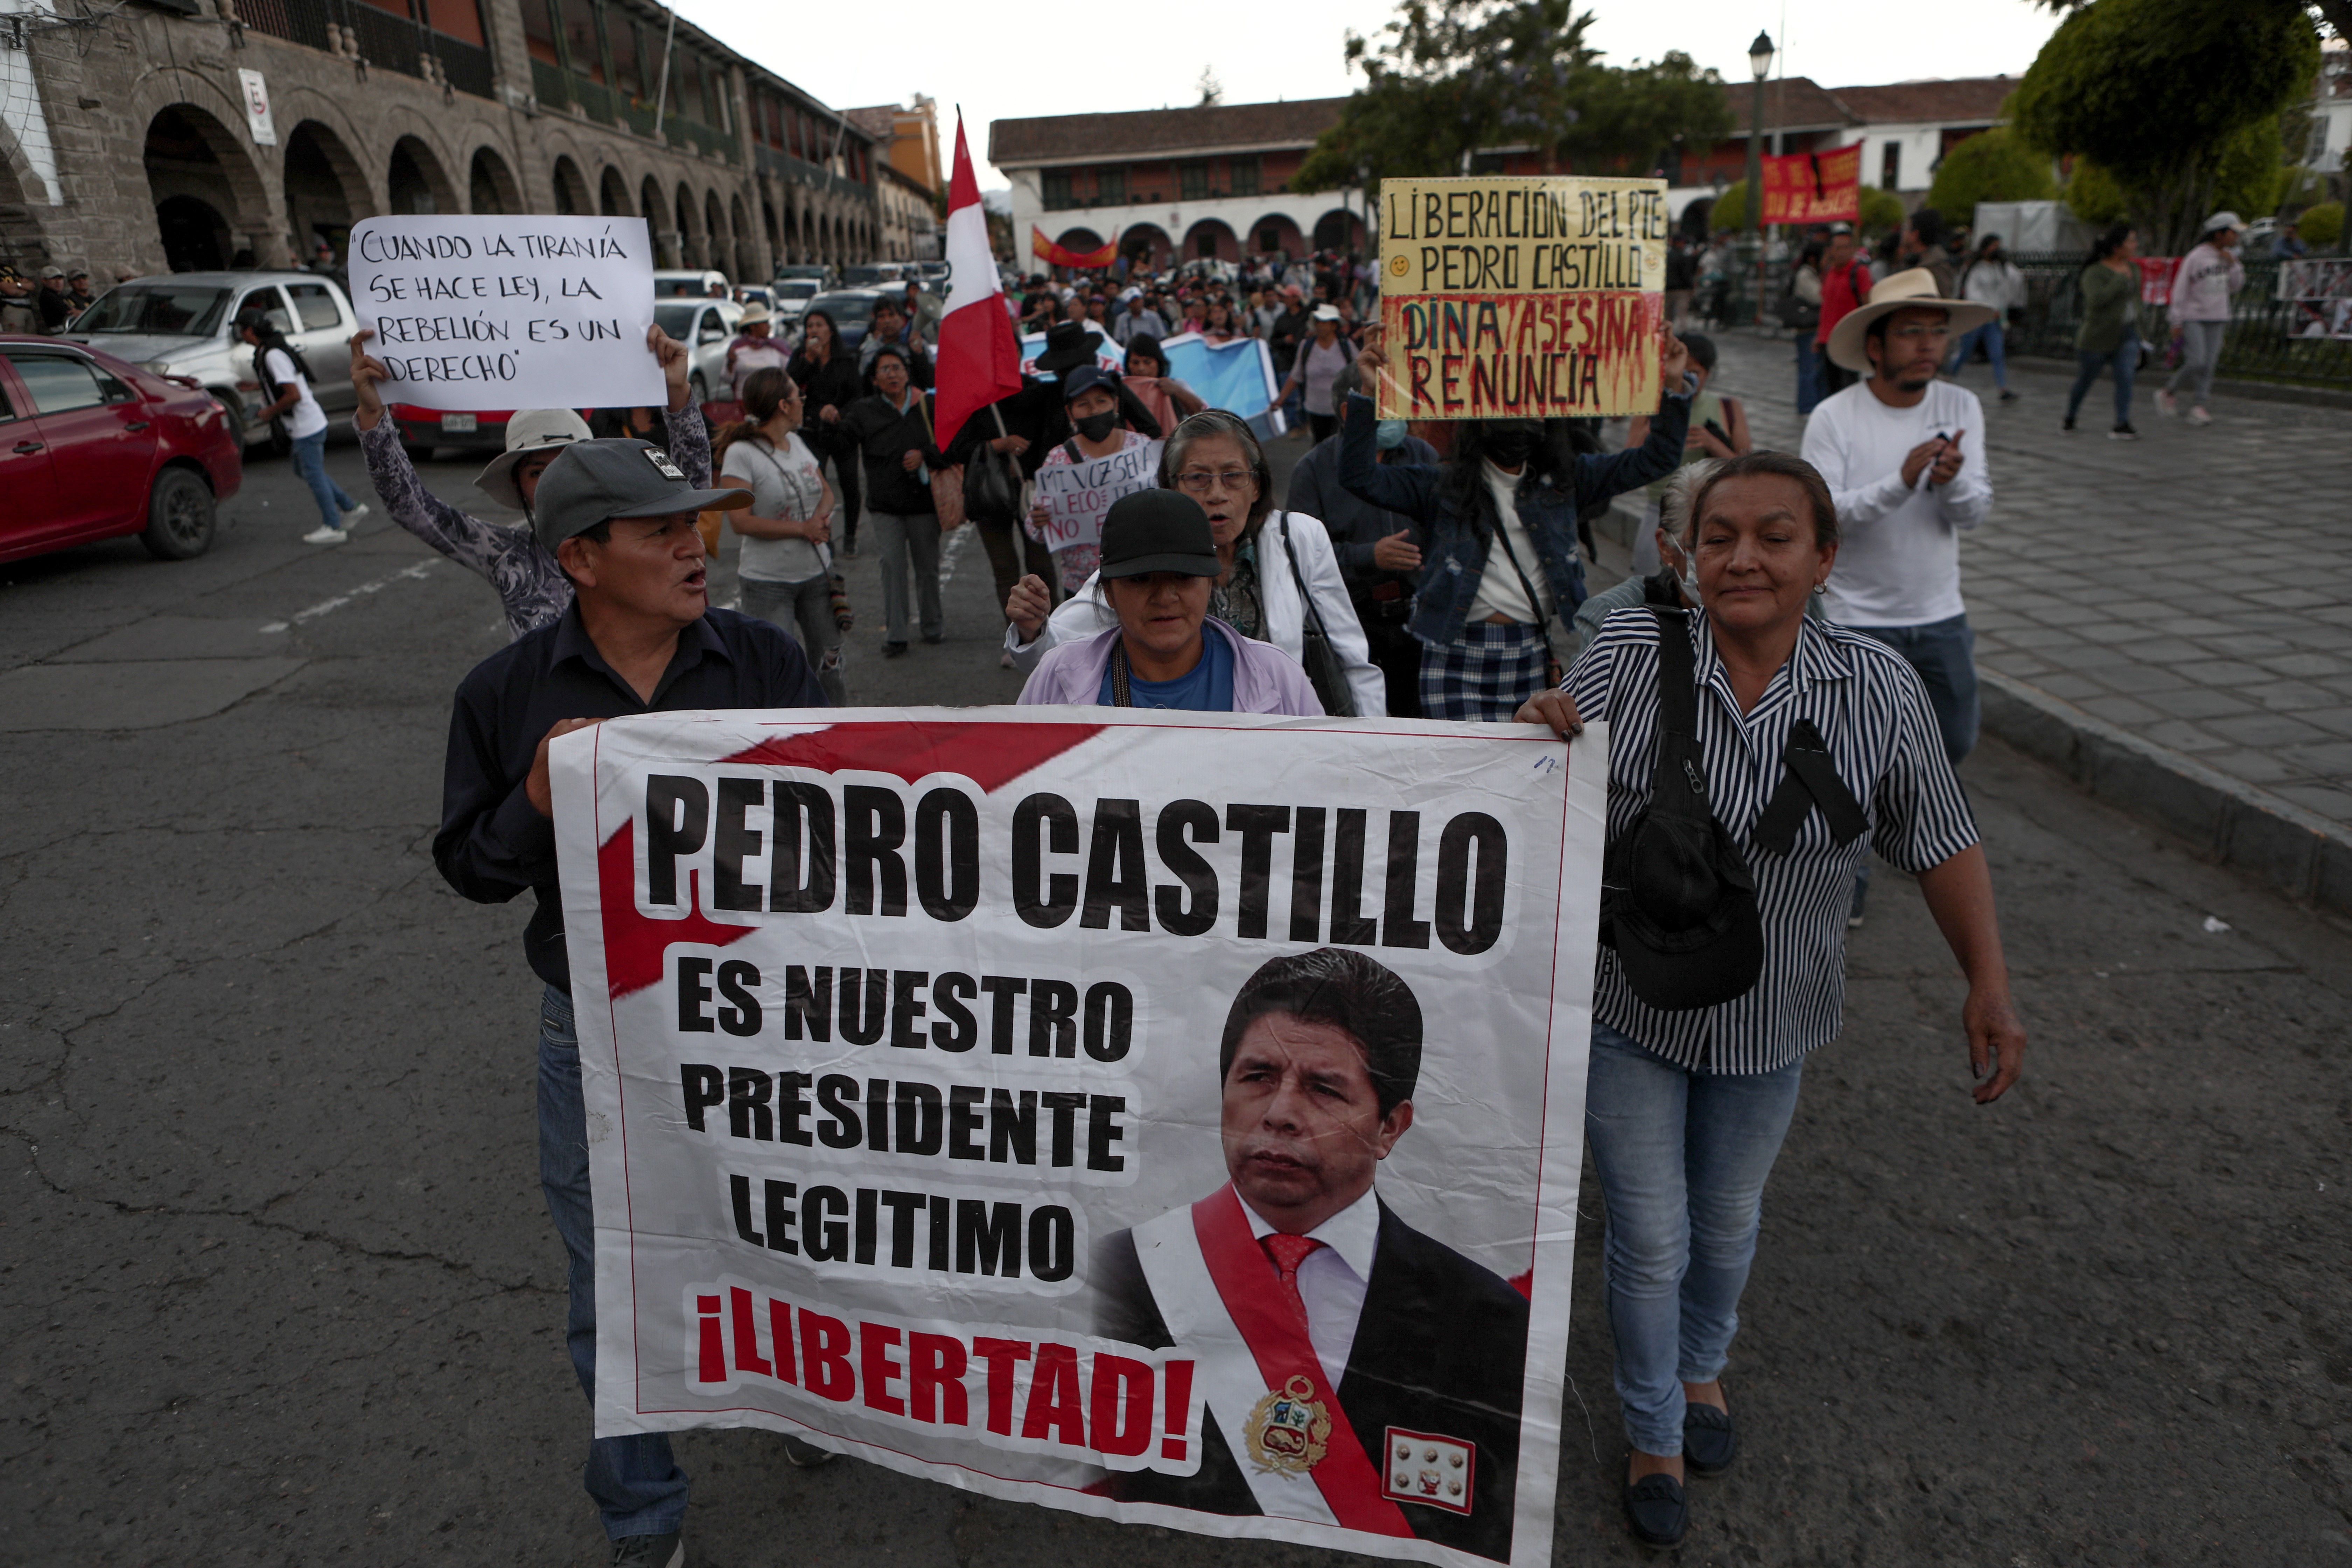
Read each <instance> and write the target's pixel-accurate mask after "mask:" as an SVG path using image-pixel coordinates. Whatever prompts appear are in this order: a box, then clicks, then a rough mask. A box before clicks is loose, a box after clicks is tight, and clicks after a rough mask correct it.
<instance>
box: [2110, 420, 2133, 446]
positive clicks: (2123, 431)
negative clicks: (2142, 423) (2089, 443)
mask: <svg viewBox="0 0 2352 1568" xmlns="http://www.w3.org/2000/svg"><path fill="white" fill-rule="evenodd" d="M2107 439H2108V440H2110V441H2137V440H2138V439H2139V432H2138V431H2137V430H2135V429H2133V428H2132V427H2131V421H2129V420H2128V419H2126V421H2124V422H2123V423H2122V424H2121V425H2118V426H2116V427H2115V428H2114V429H2112V430H2110V431H2108V432H2107Z"/></svg>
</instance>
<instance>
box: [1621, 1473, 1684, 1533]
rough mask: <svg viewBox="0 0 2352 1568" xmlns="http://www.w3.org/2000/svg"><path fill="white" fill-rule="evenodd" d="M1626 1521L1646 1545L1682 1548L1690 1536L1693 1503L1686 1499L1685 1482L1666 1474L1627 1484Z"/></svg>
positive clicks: (1644, 1477)
mask: <svg viewBox="0 0 2352 1568" xmlns="http://www.w3.org/2000/svg"><path fill="white" fill-rule="evenodd" d="M1688 1462H1689V1461H1688V1460H1687V1459H1685V1463H1688ZM1625 1522H1626V1523H1627V1524H1629V1525H1631V1526H1632V1527H1633V1539H1634V1540H1636V1541H1638V1542H1641V1543H1642V1544H1643V1545H1644V1546H1680V1545H1681V1544H1682V1543H1683V1537H1684V1536H1685V1535H1687V1534H1689V1533H1690V1504H1689V1503H1688V1502H1686V1501H1685V1500H1684V1498H1683V1484H1682V1482H1680V1481H1678V1480H1676V1479H1675V1478H1674V1477H1672V1476H1669V1475H1665V1474H1663V1473H1662V1474H1659V1475H1654V1476H1643V1478H1642V1479H1640V1480H1638V1481H1628V1482H1626V1483H1625Z"/></svg>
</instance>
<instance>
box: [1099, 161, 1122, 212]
mask: <svg viewBox="0 0 2352 1568" xmlns="http://www.w3.org/2000/svg"><path fill="white" fill-rule="evenodd" d="M1126 200H1127V170H1126V168H1125V167H1124V166H1121V167H1119V168H1117V169H1097V170H1096V171H1095V201H1096V203H1097V205H1103V206H1115V205H1118V204H1120V203H1123V202H1125V201H1126Z"/></svg>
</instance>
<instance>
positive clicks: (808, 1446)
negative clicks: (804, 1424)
mask: <svg viewBox="0 0 2352 1568" xmlns="http://www.w3.org/2000/svg"><path fill="white" fill-rule="evenodd" d="M836 1457H837V1456H836V1455H835V1453H834V1451H833V1450H832V1449H830V1448H820V1447H817V1446H816V1445H815V1444H814V1443H812V1442H810V1441H808V1440H807V1439H806V1438H804V1437H786V1438H785V1439H784V1458H787V1459H790V1460H791V1461H792V1462H793V1468H796V1469H803V1470H813V1469H815V1468H817V1467H818V1466H819V1465H829V1464H831V1463H832V1462H833V1461H834V1459H835V1458H836Z"/></svg>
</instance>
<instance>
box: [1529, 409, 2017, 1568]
mask: <svg viewBox="0 0 2352 1568" xmlns="http://www.w3.org/2000/svg"><path fill="white" fill-rule="evenodd" d="M1690 516H1691V521H1689V522H1687V523H1685V525H1684V526H1685V534H1684V545H1685V552H1686V553H1687V555H1688V558H1689V560H1691V561H1692V562H1694V563H1696V582H1692V581H1690V580H1688V579H1685V584H1684V593H1685V596H1686V597H1689V598H1691V599H1694V600H1696V602H1697V603H1698V605H1700V606H1701V608H1700V609H1698V610H1697V611H1695V612H1693V613H1691V614H1690V616H1688V619H1687V624H1686V626H1675V627H1673V628H1672V629H1671V630H1662V625H1661V621H1660V619H1659V617H1658V616H1655V615H1654V614H1653V612H1652V611H1651V610H1649V609H1647V608H1637V609H1627V610H1621V611H1619V612H1617V613H1616V614H1614V615H1612V616H1610V617H1609V618H1608V620H1607V621H1605V622H1604V623H1602V626H1601V632H1600V635H1599V636H1597V637H1594V638H1593V640H1592V642H1591V646H1589V647H1587V648H1586V649H1585V650H1584V654H1583V656H1582V657H1581V658H1579V659H1578V660H1577V663H1576V668H1574V669H1573V670H1571V671H1570V674H1569V677H1568V679H1567V681H1566V682H1565V683H1564V685H1563V686H1562V688H1561V689H1560V690H1559V691H1552V692H1546V693H1544V694H1542V695H1541V696H1539V697H1537V698H1536V699H1534V700H1531V701H1529V702H1528V704H1527V705H1526V706H1525V707H1523V708H1521V709H1520V710H1519V714H1518V717H1519V719H1520V720H1521V721H1523V722H1528V723H1544V724H1549V725H1550V726H1551V727H1552V728H1553V729H1555V730H1556V731H1559V733H1560V734H1562V735H1570V734H1573V733H1575V732H1577V731H1579V730H1580V729H1581V728H1582V721H1583V720H1584V719H1596V720H1603V721H1607V722H1608V724H1609V726H1610V747H1609V831H1610V836H1611V837H1612V840H1614V839H1616V838H1618V837H1621V836H1622V835H1623V834H1624V833H1626V832H1627V831H1628V830H1629V829H1630V828H1631V826H1633V822H1634V821H1635V819H1636V818H1638V817H1639V816H1641V815H1642V812H1643V809H1644V807H1645V806H1646V805H1648V804H1649V796H1650V783H1651V778H1650V775H1651V769H1652V765H1653V761H1654V757H1655V755H1656V747H1657V742H1658V729H1659V705H1658V666H1659V641H1658V639H1659V637H1661V635H1668V636H1683V635H1687V636H1688V637H1690V638H1691V642H1692V649H1693V656H1694V659H1695V662H1696V668H1697V683H1698V724H1697V739H1698V744H1699V749H1700V752H1701V755H1702V757H1703V759H1704V765H1705V779H1706V793H1707V798H1708V805H1709V806H1710V807H1711V808H1712V810H1713V812H1714V814H1715V816H1716V817H1717V820H1718V821H1719V822H1721V823H1722V825H1723V826H1724V827H1725V828H1726V829H1727V830H1728V831H1729V832H1730V834H1731V835H1732V837H1734V838H1735V839H1737V840H1738V841H1739V842H1740V844H1741V845H1742V847H1743V848H1744V849H1745V852H1746V854H1747V857H1748V865H1749V868H1750V869H1751V870H1752V871H1753V873H1754V876H1755V880H1756V900H1757V905H1758V908H1759V912H1760V914H1761V917H1762V925H1763V935H1764V966H1763V974H1762V978H1761V979H1760V980H1759V982H1758V983H1757V984H1756V986H1755V987H1754V989H1752V990H1750V991H1749V992H1748V993H1747V994H1744V995H1741V996H1739V997H1738V998H1736V999H1735V1000H1733V1001H1730V1002H1727V1003H1725V1004H1723V1005H1719V1006H1715V1007H1706V1008H1700V1009H1694V1010H1689V1011H1665V1010H1661V1009H1658V1008H1655V1007H1652V1006H1650V1005H1646V1004H1645V1003H1643V1001H1641V1000H1640V999H1639V998H1637V997H1636V996H1635V995H1634V994H1633V990H1632V988H1631V987H1630V986H1629V984H1627V980H1626V976H1625V973H1624V970H1623V967H1622V963H1620V961H1619V959H1618V955H1617V953H1616V952H1615V950H1614V949H1612V948H1610V947H1606V946H1604V947H1603V948H1602V949H1601V954H1600V961H1599V964H1598V973H1596V975H1595V978H1594V983H1593V1004H1592V1010H1593V1026H1592V1054H1591V1069H1590V1078H1589V1080H1588V1084H1587V1088H1586V1099H1585V1135H1586V1138H1587V1140H1588V1141H1589V1142H1590V1143H1591V1148H1592V1159H1593V1164H1594V1167H1595V1168H1596V1169H1597V1170H1598V1171H1599V1173H1600V1175H1601V1187H1602V1189H1603V1194H1604V1196H1605V1199H1606V1202H1607V1205H1608V1214H1609V1241H1608V1247H1607V1259H1608V1286H1609V1316H1610V1323H1611V1326H1612V1329H1613V1331H1614V1332H1615V1336H1616V1342H1617V1392H1618V1396H1619V1398H1620V1400H1621V1401H1622V1405H1623V1407H1624V1412H1625V1426H1626V1435H1627V1436H1629V1437H1630V1438H1631V1439H1632V1441H1633V1461H1632V1465H1631V1468H1630V1473H1629V1475H1628V1477H1627V1481H1626V1490H1625V1507H1626V1512H1627V1515H1628V1517H1629V1520H1630V1521H1631V1522H1632V1525H1633V1531H1634V1533H1635V1535H1636V1536H1638V1537H1639V1538H1640V1539H1641V1540H1643V1542H1646V1543H1648V1544H1651V1545H1661V1546H1663V1545H1670V1544H1673V1543H1674V1542H1678V1541H1680V1540H1681V1539H1682V1535H1683V1531H1685V1528H1686V1527H1687V1523H1688V1510H1687V1506H1686V1504H1685V1498H1684V1493H1683V1486H1682V1482H1683V1477H1684V1474H1685V1460H1687V1464H1688V1470H1689V1472H1690V1473H1692V1474H1696V1475H1700V1476H1711V1475H1717V1474H1720V1473H1721V1472H1722V1470H1723V1469H1724V1468H1725V1467H1727V1466H1728V1465H1729V1464H1730V1462H1731V1459H1732V1457H1733V1455H1734V1454H1735V1453H1736V1451H1737V1449H1738V1436H1737V1434H1736V1431H1735V1429H1734V1427H1733V1426H1732V1422H1731V1417H1730V1415H1729V1413H1728V1411H1727V1407H1726V1405H1725V1404H1724V1396H1723V1389H1722V1386H1721V1384H1720V1383H1719V1382H1718V1381H1717V1379H1718V1375H1719V1374H1720V1373H1721V1372H1722V1370H1723V1364H1724V1362H1725V1359H1726V1354H1727V1351H1728V1350H1729V1348H1730V1343H1731V1336H1732V1333H1733V1331H1734V1330H1735V1329H1736V1328H1737V1327H1738V1304H1739V1293H1740V1290H1741V1289H1742V1288H1743V1287H1744V1286H1745V1285H1746V1284H1747V1281H1748V1267H1749V1264H1750V1263H1751V1261H1752V1260H1753V1258H1754V1257H1755V1251H1756V1235H1757V1226H1758V1222H1759V1217H1760V1215H1761V1214H1762V1204H1763V1193H1764V1182H1765V1178H1766V1177H1767V1176H1768V1175H1769V1173H1770V1172H1771V1168H1772V1162H1773V1160H1774V1159H1775V1157H1777V1156H1778V1154H1779V1153H1780V1141H1781V1138H1782V1136H1783V1135H1784V1134H1785V1133H1786V1132H1787V1131H1788V1129H1789V1121H1790V1115H1791V1113H1792V1112H1793V1111H1794V1110H1795V1108H1796V1101H1797V1082H1798V1078H1799V1075H1800V1074H1801V1071H1802V1070H1803V1066H1804V1058H1805V1054H1806V1053H1807V1052H1809V1051H1811V1049H1813V1047H1816V1046H1821V1045H1825V1044H1827V1043H1828V1042H1829V1041H1830V1039H1831V1038H1832V1037H1834V1036H1835V1035H1836V1034H1837V1031H1838V1022H1839V1010H1840V1006H1841V1004H1842V1002H1843V996H1844V983H1845V964H1844V961H1845V934H1846V926H1845V911H1846V905H1847V903H1848V902H1849V900H1850V899H1851V895H1852V888H1853V872H1854V868H1855V867H1856V866H1857V865H1859V864H1860V863H1861V861H1862V858H1863V857H1864V855H1865V854H1867V853H1868V852H1869V851H1871V850H1872V849H1875V850H1876V851H1877V852H1878V854H1879V856H1880V857H1881V858H1884V859H1885V860H1887V861H1889V862H1891V863H1892V864H1894V865H1895V866H1898V867H1901V868H1903V869H1905V870H1906V871H1909V872H1911V873H1913V874H1914V875H1915V876H1916V877H1917V879H1918V881H1919V890H1920V892H1921V894H1922V895H1923V896H1924V897H1925V898H1926V900H1927V908H1928V910H1929V911H1930V912H1931V913H1933V915H1934V916H1935V919H1936V923H1937V926H1938V927H1939V928H1940V929H1941V930H1942V931H1943V933H1944V939H1945V941H1946V942H1948V943H1950V945H1951V949H1952V952H1953V955H1954V956H1955V957H1956V958H1957V959H1958V961H1959V964H1960V967H1961V969H1962V970H1963V971H1965V972H1966V973H1967V975H1968V980H1969V995H1968V1002H1967V1004H1966V1005H1965V1006H1964V1007H1963V1008H1962V1009H1961V1015H1960V1016H1961V1023H1962V1026H1963V1027H1964V1029H1965V1030H1966V1032H1967V1036H1968V1046H1969V1064H1970V1066H1971V1067H1972V1068H1974V1070H1975V1074H1976V1079H1977V1082H1976V1087H1975V1094H1976V1099H1977V1101H1978V1103H1979V1104H1984V1103H1987V1102H1990V1101H1991V1100H1998V1099H1999V1098H2000V1096H2001V1094H2002V1093H2003V1092H2005V1091H2006V1090H2007V1089H2008V1088H2009V1086H2010V1085H2011V1084H2012V1083H2014V1082H2016V1081H2017V1075H2018V1071H2019V1068H2020V1064H2021V1053H2022V1051H2023V1049H2024V1045H2025V1032H2024V1029H2023V1027H2022V1026H2021V1025H2020V1024H2019V1022H2018V1018H2017V1014H2016V1012H2015V1010H2014V1008H2013V1007H2012V1006H2011V1002H2010V994H2009V973H2008V969H2007V966H2006V965H2005V964H2004V963H2003V962H2002V959H2001V952H2000V928H1999V926H1998V924H1997V923H1996V921H1995V920H1994V916H1993V900H1992V880H1991V877H1990V873H1989V872H1988V871H1987V869H1986V866H1985V857H1984V850H1983V848H1982V847H1981V846H1980V845H1979V843H1978V841H1977V832H1976V824H1975V821H1974V819H1973V818H1972V817H1971V816H1970V815H1969V804H1968V800H1967V797H1966V796H1965V795H1962V794H1961V792H1960V786H1959V781H1958V779H1957V778H1956V777H1955V776H1954V775H1953V773H1952V769H1951V764H1950V763H1948V761H1947V760H1946V757H1945V753H1944V747H1943V742H1942V741H1941V740H1940V739H1939V737H1938V733H1937V728H1936V719H1935V715H1934V713H1933V712H1932V711H1931V710H1930V709H1929V708H1928V706H1927V693H1926V691H1925V690H1924V689H1922V688H1921V687H1920V684H1919V678H1918V676H1917V675H1916V674H1915V673H1914V672H1913V670H1912V669H1911V668H1910V666H1909V665H1907V664H1906V663H1905V662H1904V661H1903V659H1902V658H1900V657H1898V656H1896V655H1895V654H1893V653H1891V652H1890V651H1889V650H1888V649H1887V648H1886V647H1885V646H1883V645H1882V644H1879V643H1877V642H1874V641H1873V640H1872V639H1870V638H1868V637H1863V636H1861V635H1859V634H1857V633H1854V632H1850V631H1847V630H1845V629H1843V628H1842V627H1838V626H1828V625H1825V624H1823V623H1822V622H1820V621H1816V620H1811V619H1809V618H1808V617H1807V616H1806V615H1805V601H1806V599H1807V597H1808V595H1811V594H1817V593H1819V592H1821V585H1822V583H1823V582H1824V581H1826V580H1827V578H1828V576H1829V574H1830V568H1831V566H1832V564H1833V563H1835V561H1836V560H1837V545H1838V536H1837V513H1836V510H1835V508H1834V507H1833V506H1832V502H1831V500H1830V492H1829V489H1828V487H1827V486H1826V485H1825V484H1823V482H1822V477H1821V475H1820V474H1818V473H1817V472H1815V471H1814V469H1813V468H1812V466H1811V464H1808V463H1806V462H1804V461H1803V460H1801V459H1800V458H1794V457H1791V456H1789V455H1788V454H1786V453H1780V452H1755V453H1749V454H1747V455H1744V456H1741V457H1738V458H1733V459H1731V460H1730V461H1728V462H1727V463H1725V464H1723V465H1722V466H1721V468H1719V469H1718V470H1717V472H1716V473H1715V474H1713V475H1712V476H1710V477H1709V478H1708V479H1707V481H1706V484H1705V485H1704V486H1703V487H1701V488H1700V489H1699V490H1698V493H1697V494H1696V497H1695V498H1694V500H1693V501H1692V505H1691V511H1690ZM1799 721H1811V725H1812V727H1813V729H1814V730H1816V731H1819V733H1820V735H1821V737H1822V739H1823V741H1824V742H1826V746H1827V749H1828V752H1829V754H1830V758H1831V761H1832V764H1833V765H1834V767H1835V769H1836V772H1837V776H1838V779H1839V781H1840V782H1842V783H1843V785H1844V786H1845V788H1846V790H1847V791H1848V792H1850V793H1851V795H1852V797H1853V805H1859V806H1860V807H1861V810H1862V817H1863V819H1864V821H1866V823H1867V826H1868V831H1867V832H1866V833H1864V832H1862V831H1860V824H1858V823H1857V824H1855V825H1853V826H1851V827H1850V828H1849V830H1848V831H1849V836H1848V837H1845V838H1844V841H1843V843H1841V842H1839V837H1840V836H1839V835H1838V834H1836V833H1835V832H1834V831H1833V829H1832V826H1831V824H1830V816H1831V814H1830V812H1829V811H1828V810H1826V809H1824V808H1822V806H1820V805H1819V804H1818V803H1816V804H1815V805H1811V806H1809V807H1808V808H1807V809H1806V811H1805V814H1804V818H1803V823H1802V826H1801V827H1800V828H1798V829H1797V831H1796V834H1795V837H1794V839H1793V841H1792V842H1790V843H1789V844H1788V846H1787V852H1786V853H1784V854H1783V853H1775V852H1774V851H1773V850H1772V849H1770V848H1767V847H1762V846H1761V845H1759V843H1758V842H1757V840H1758V838H1759V837H1770V836H1769V835H1759V834H1758V832H1757V826H1758V818H1759V816H1761V815H1762V814H1763V812H1764V810H1765V807H1766V805H1767V803H1768V802H1769V801H1771V800H1772V798H1773V797H1774V795H1775V794H1776V793H1777V792H1778V791H1779V789H1780V786H1781V784H1782V783H1783V775H1784V773H1785V772H1786V770H1785V768H1784V764H1783V762H1782V758H1783V756H1784V754H1785V752H1786V750H1787V748H1788V745H1789V740H1790V730H1791V729H1792V728H1793V727H1794V726H1796V725H1797V724H1798V722H1799Z"/></svg>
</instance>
